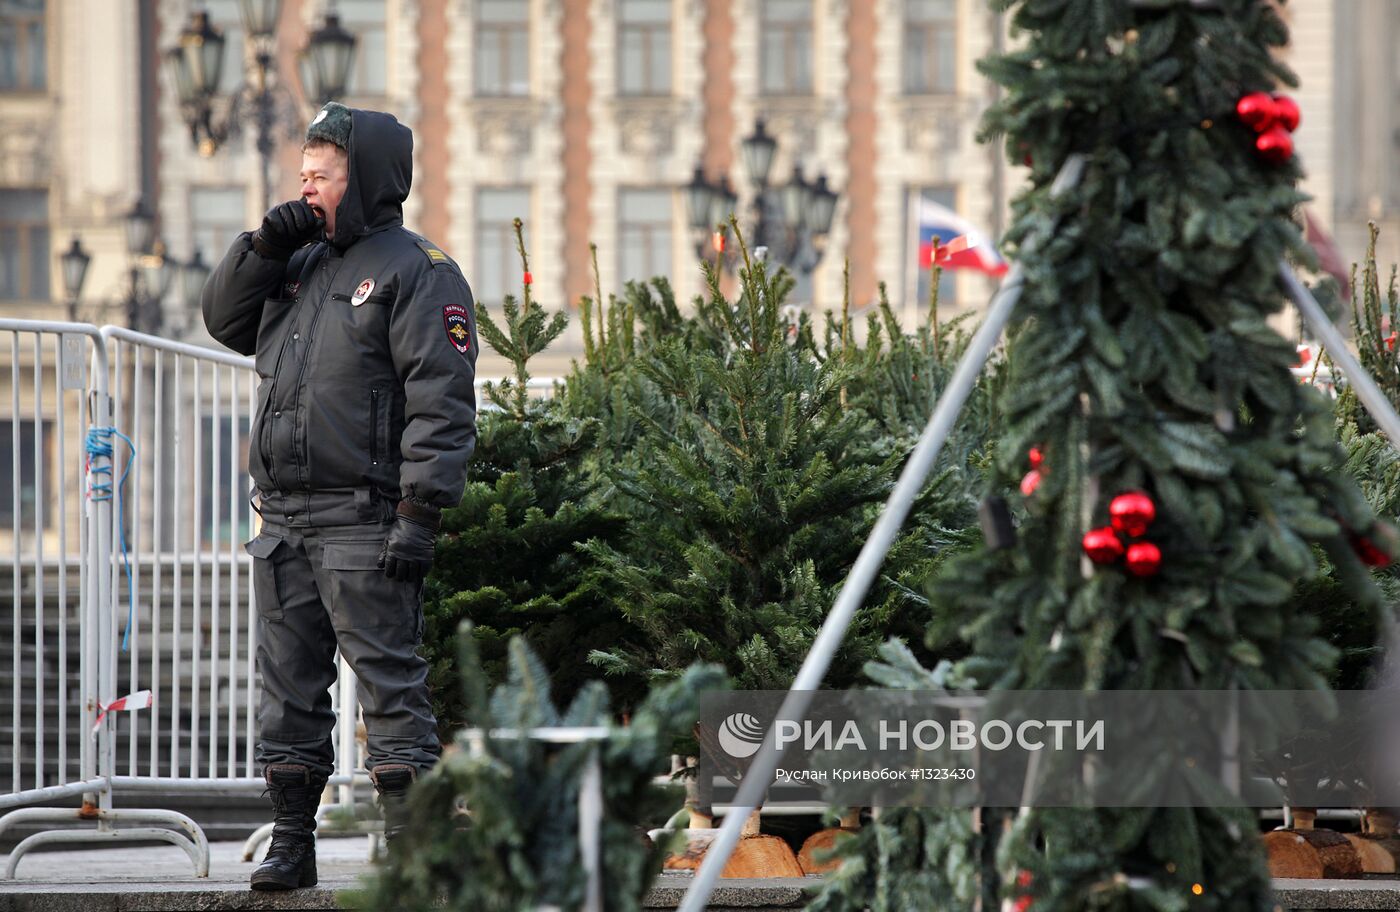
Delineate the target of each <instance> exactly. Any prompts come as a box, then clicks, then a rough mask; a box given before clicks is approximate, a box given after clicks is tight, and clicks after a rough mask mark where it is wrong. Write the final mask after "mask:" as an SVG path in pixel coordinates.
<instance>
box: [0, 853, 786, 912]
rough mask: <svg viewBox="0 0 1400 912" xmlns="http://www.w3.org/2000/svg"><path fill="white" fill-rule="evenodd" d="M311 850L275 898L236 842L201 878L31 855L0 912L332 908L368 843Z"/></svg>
mask: <svg viewBox="0 0 1400 912" xmlns="http://www.w3.org/2000/svg"><path fill="white" fill-rule="evenodd" d="M317 845H318V848H317V852H316V867H317V873H318V875H319V877H320V883H319V884H318V885H317V886H316V887H312V888H310V889H306V890H288V891H286V892H280V893H264V892H255V891H253V890H249V889H248V875H249V874H250V873H251V872H252V870H253V865H252V864H251V863H248V862H244V861H242V860H241V857H240V856H241V855H242V851H243V843H242V842H214V843H210V846H209V848H210V861H209V877H208V878H207V879H201V878H197V877H195V876H194V870H193V867H192V866H191V864H190V860H189V858H188V857H187V856H186V855H185V853H184V852H182V851H181V850H179V849H177V848H175V847H173V846H149V847H144V846H143V847H138V848H109V847H102V848H90V849H65V850H63V851H50V852H33V853H31V854H28V855H25V856H24V858H22V859H21V860H20V863H19V867H18V869H17V870H16V872H15V874H16V879H15V880H13V881H0V912H21V910H22V912H167V910H185V909H208V910H258V909H278V910H311V909H335V908H337V905H336V895H337V893H339V892H340V891H342V890H348V889H351V888H353V887H355V886H356V882H357V879H358V878H359V876H360V875H361V874H362V873H364V872H365V871H366V870H367V869H368V867H369V839H368V837H365V836H354V837H344V838H329V837H328V838H322V839H320V840H318V843H317ZM809 882H810V881H808V880H804V879H801V878H796V879H785V880H764V881H741V880H730V881H725V882H724V884H723V885H722V886H721V887H720V888H719V889H718V890H716V891H715V896H714V897H713V899H712V901H711V903H710V908H711V909H744V910H747V912H778V910H790V909H795V908H800V907H801V905H802V897H803V886H804V885H805V884H806V883H809ZM689 883H690V876H689V875H664V876H663V877H661V878H660V879H659V880H658V882H657V885H656V887H655V888H654V889H653V890H652V891H651V895H650V896H649V897H648V902H647V906H648V908H654V909H674V908H675V907H676V905H677V904H678V903H679V901H680V898H681V896H682V894H684V892H685V888H686V887H687V886H688V885H689ZM483 912H485V910H483Z"/></svg>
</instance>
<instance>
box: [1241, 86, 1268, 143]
mask: <svg viewBox="0 0 1400 912" xmlns="http://www.w3.org/2000/svg"><path fill="white" fill-rule="evenodd" d="M1235 114H1237V115H1238V116H1239V118H1240V120H1241V121H1243V122H1244V125H1245V126H1247V127H1249V128H1250V129H1251V130H1253V131H1254V132H1255V133H1263V132H1264V131H1265V130H1267V129H1269V127H1272V126H1273V125H1274V119H1275V114H1274V99H1273V96H1271V95H1270V94H1269V93H1268V92H1250V93H1249V94H1248V95H1246V96H1244V97H1243V98H1241V99H1240V100H1239V101H1237V102H1235Z"/></svg>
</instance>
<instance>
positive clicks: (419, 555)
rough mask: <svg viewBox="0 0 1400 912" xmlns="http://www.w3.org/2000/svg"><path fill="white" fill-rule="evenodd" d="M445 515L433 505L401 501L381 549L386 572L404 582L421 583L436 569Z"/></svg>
mask: <svg viewBox="0 0 1400 912" xmlns="http://www.w3.org/2000/svg"><path fill="white" fill-rule="evenodd" d="M440 522H441V516H440V514H439V513H438V511H437V510H435V509H434V508H432V507H428V506H423V505H420V504H410V503H407V502H405V503H401V504H399V509H398V515H396V516H395V517H394V525H393V526H392V527H391V528H390V529H389V537H388V538H386V539H385V540H384V549H383V550H382V551H380V552H379V566H380V567H382V568H383V570H384V575H385V576H387V577H389V579H391V580H397V581H399V582H401V583H421V582H423V577H425V576H427V575H428V571H429V570H431V569H433V552H434V550H435V549H436V546H437V530H438V525H439V523H440Z"/></svg>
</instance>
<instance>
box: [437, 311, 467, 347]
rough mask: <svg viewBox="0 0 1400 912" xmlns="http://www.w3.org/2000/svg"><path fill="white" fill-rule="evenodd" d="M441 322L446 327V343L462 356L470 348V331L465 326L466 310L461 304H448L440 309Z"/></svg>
mask: <svg viewBox="0 0 1400 912" xmlns="http://www.w3.org/2000/svg"><path fill="white" fill-rule="evenodd" d="M442 322H443V325H444V326H446V327H447V341H449V342H451V343H452V347H453V348H455V349H457V351H459V352H461V353H462V354H464V355H465V354H466V353H467V350H468V349H470V348H471V347H472V331H471V328H470V327H469V326H468V325H467V309H466V308H465V307H463V306H462V305H461V304H448V305H446V306H445V307H443V309H442Z"/></svg>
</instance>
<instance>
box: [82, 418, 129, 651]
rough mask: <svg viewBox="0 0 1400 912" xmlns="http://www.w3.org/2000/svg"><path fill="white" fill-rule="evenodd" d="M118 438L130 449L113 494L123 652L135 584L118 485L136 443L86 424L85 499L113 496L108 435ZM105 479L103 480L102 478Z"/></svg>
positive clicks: (108, 429)
mask: <svg viewBox="0 0 1400 912" xmlns="http://www.w3.org/2000/svg"><path fill="white" fill-rule="evenodd" d="M113 437H120V438H121V439H122V440H123V441H124V442H125V443H126V447H127V449H128V450H129V451H130V453H129V454H128V456H127V458H126V465H125V466H123V467H122V474H121V477H120V478H118V479H117V484H116V490H115V495H116V499H117V541H118V542H119V543H120V545H121V549H122V567H123V569H125V570H126V629H125V630H123V631H122V652H126V651H127V647H128V646H130V645H131V623H132V620H133V618H134V617H135V614H136V585H135V583H134V582H133V581H132V576H131V555H130V553H129V552H128V551H127V547H126V512H125V507H124V504H125V498H124V497H123V496H122V488H123V487H125V485H126V476H127V474H128V473H129V472H130V471H131V464H132V463H133V462H134V461H135V460H136V444H134V443H132V442H131V438H130V437H128V436H126V435H125V434H123V433H122V432H121V431H119V430H117V429H116V428H114V427H90V428H88V432H87V441H86V449H87V474H88V479H89V480H88V499H89V500H96V501H102V500H111V499H112V496H113V493H114V491H113V488H112V462H113V461H114V460H113V450H112V438H113ZM102 458H105V459H106V460H107V465H104V466H97V467H96V468H94V467H93V464H92V461H93V460H94V459H102ZM102 479H105V480H102Z"/></svg>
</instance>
